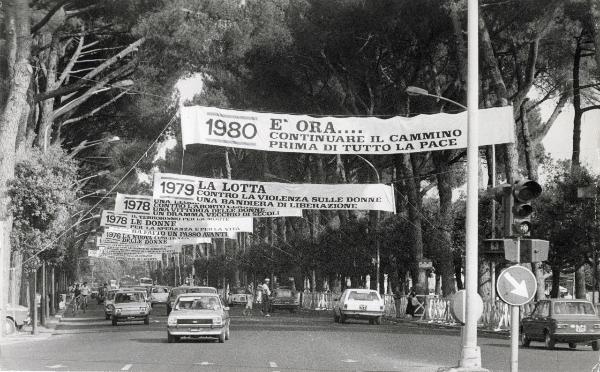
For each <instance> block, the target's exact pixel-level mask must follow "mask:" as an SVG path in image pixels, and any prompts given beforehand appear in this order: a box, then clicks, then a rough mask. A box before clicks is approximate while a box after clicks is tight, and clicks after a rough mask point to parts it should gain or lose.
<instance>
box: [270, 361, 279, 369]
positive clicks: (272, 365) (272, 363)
mask: <svg viewBox="0 0 600 372" xmlns="http://www.w3.org/2000/svg"><path fill="white" fill-rule="evenodd" d="M269 366H270V367H271V368H277V363H275V362H269Z"/></svg>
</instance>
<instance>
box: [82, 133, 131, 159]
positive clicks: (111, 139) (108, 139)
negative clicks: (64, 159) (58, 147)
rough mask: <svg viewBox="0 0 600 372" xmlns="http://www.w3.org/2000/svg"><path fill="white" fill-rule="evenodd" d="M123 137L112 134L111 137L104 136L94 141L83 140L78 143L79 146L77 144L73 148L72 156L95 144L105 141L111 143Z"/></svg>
mask: <svg viewBox="0 0 600 372" xmlns="http://www.w3.org/2000/svg"><path fill="white" fill-rule="evenodd" d="M120 140H121V138H120V137H119V136H112V137H109V138H102V139H99V140H93V141H88V140H83V141H82V142H81V143H80V144H78V145H77V146H75V147H74V148H73V150H72V151H71V156H75V155H77V154H78V153H79V152H80V151H82V150H85V149H87V148H90V147H93V146H97V145H100V144H103V143H111V142H117V141H120Z"/></svg>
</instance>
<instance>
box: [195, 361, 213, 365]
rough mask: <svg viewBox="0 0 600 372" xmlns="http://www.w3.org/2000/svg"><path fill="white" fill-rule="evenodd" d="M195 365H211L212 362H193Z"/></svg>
mask: <svg viewBox="0 0 600 372" xmlns="http://www.w3.org/2000/svg"><path fill="white" fill-rule="evenodd" d="M194 364H195V365H197V366H212V365H213V364H214V363H211V362H200V363H194Z"/></svg>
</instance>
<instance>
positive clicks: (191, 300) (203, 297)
mask: <svg viewBox="0 0 600 372" xmlns="http://www.w3.org/2000/svg"><path fill="white" fill-rule="evenodd" d="M229 323H230V318H229V308H228V307H225V306H224V305H223V302H222V301H221V298H220V297H219V295H218V294H215V293H184V294H181V295H179V296H177V298H176V300H175V304H174V306H173V311H172V312H171V313H170V314H169V318H168V319H167V342H169V343H172V342H177V341H179V339H180V338H181V337H192V338H199V337H214V338H217V339H218V340H219V342H220V343H223V342H225V340H229Z"/></svg>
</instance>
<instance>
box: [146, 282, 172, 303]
mask: <svg viewBox="0 0 600 372" xmlns="http://www.w3.org/2000/svg"><path fill="white" fill-rule="evenodd" d="M168 300H169V287H166V286H162V285H157V286H154V287H152V289H151V290H150V304H151V305H152V306H154V304H166V303H167V301H168Z"/></svg>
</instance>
